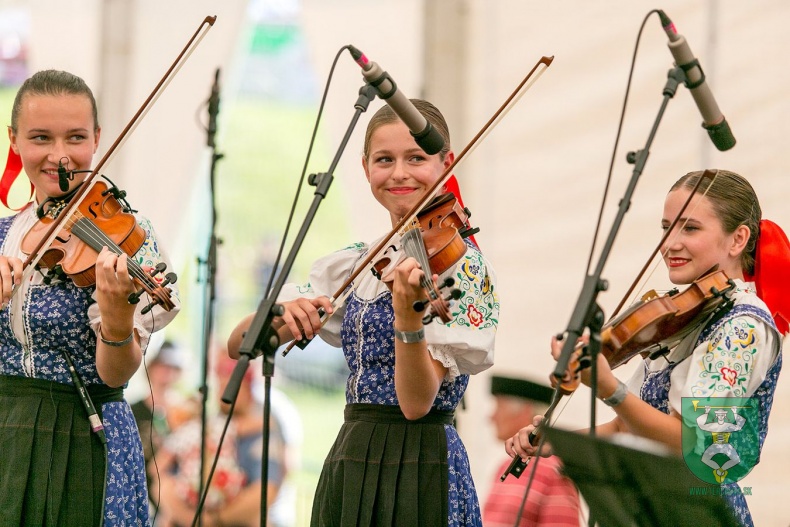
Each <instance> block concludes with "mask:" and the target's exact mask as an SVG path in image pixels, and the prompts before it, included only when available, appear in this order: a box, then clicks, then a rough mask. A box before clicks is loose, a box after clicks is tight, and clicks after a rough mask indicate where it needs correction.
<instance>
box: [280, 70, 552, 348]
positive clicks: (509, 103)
mask: <svg viewBox="0 0 790 527" xmlns="http://www.w3.org/2000/svg"><path fill="white" fill-rule="evenodd" d="M553 60H554V56H553V55H552V56H551V57H545V56H544V57H541V58H540V60H538V62H537V63H536V64H535V65H534V66H533V67H532V69H531V70H530V71H529V73H527V75H526V76H525V77H524V78H523V79H522V80H521V82H520V83H519V84H518V86H516V88H515V89H514V90H513V92H512V93H511V94H510V95H509V96H508V97H507V99H505V102H504V103H502V105H501V106H500V107H499V108H498V109H497V110H496V112H494V114H493V115H492V116H491V118H490V119H489V120H488V121H487V122H486V123H485V124H484V125H483V127H482V128H481V129H480V131H478V132H477V134H475V136H474V137H473V138H472V139H471V141H469V143H468V144H467V145H466V146H465V147H464V148H463V150H461V152H460V153H459V154H458V155H457V156H456V157H455V159H453V162H452V163H450V165H449V166H448V167H447V168H446V169H445V170H444V172H443V173H442V175H441V177H439V179H437V180H436V181H435V182H434V183H433V185H431V186H430V187H429V188H428V190H427V191H426V192H425V194H424V195H423V197H422V198H421V199H420V201H418V202H417V204H416V205H414V207H412V208H411V210H409V212H407V213H406V214H405V215H404V216H403V217H402V218H401V219H400V220H399V221H398V222H397V223H396V224H395V225H394V226H393V227H392V230H391V231H390V232H389V233H388V234H387V235H386V236H385V237H384V238H382V239H381V240H380V241H379V242H378V243H377V244H376V245H375V247H373V249H372V250H370V251H368V255H367V256H366V257H365V258H364V259H363V260H362V261H361V262H360V263H359V265H356V266H355V269H354V271H353V272H352V273H351V274H350V275H349V276H348V278H346V281H345V282H343V285H341V286H340V287H339V288H338V289H337V291H336V292H335V294H333V295H332V297H331V298H330V301H331V302H332V305H333V306H334V305H335V302H336V301H338V300H341V299H344V298H345V297H346V296H348V294H349V293H350V289H349V288H348V286H349V285H351V284H352V283H353V282H354V280H355V279H356V278H357V276H359V274H360V273H361V272H362V271H364V270H366V269H368V267H369V265H370V263H371V262H372V261H373V259H374V258H376V257H377V256H378V255H379V254H380V253H381V251H382V250H384V248H385V247H386V246H387V244H389V242H390V240H392V238H393V237H394V236H395V235H396V234H397V233H399V232H401V230H402V229H403V227H404V226H405V225H406V224H407V223H410V222H411V221H412V220H413V219H414V218H415V217H416V216H417V213H418V212H419V211H420V210H422V209H423V208H424V207H425V206H426V205H427V204H428V202H429V201H430V200H431V199H433V196H434V194H435V192H436V191H437V189H438V188H439V187H440V186H442V185H444V184H445V183H446V182H447V180H448V179H450V176H451V175H452V172H453V169H454V168H455V167H456V166H457V165H458V163H460V162H461V161H462V160H463V159H464V158H465V157H466V155H467V154H469V153H470V152H472V151H473V150H474V149H475V148H476V147H477V145H478V144H479V143H480V142H481V141H482V139H483V138H485V137H486V136H487V135H488V134H489V133H490V132H491V130H493V127H494V126H495V125H497V124H499V122H500V121H501V120H502V118H503V117H504V116H505V115H506V114H507V113H508V112H509V111H510V109H511V108H513V106H515V104H516V103H517V102H518V100H519V99H521V97H522V96H523V95H524V94H525V93H526V92H527V90H529V88H531V87H532V85H533V84H535V82H536V81H537V80H538V79H539V78H540V76H541V75H543V72H545V71H546V69H548V67H549V66H550V65H551V63H552V61H553ZM541 66H542V67H541ZM347 289H348V290H347ZM330 316H331V313H330V314H329V315H328V316H326V317H325V318H324V320H323V321H322V324H323V323H325V322H326V320H328V319H329V317H330ZM294 344H295V341H292V342H291V344H289V345H288V347H287V348H286V349H285V350H284V351H283V355H285V354H287V353H288V352H289V351H290V350H291V349H292V348H293V346H294Z"/></svg>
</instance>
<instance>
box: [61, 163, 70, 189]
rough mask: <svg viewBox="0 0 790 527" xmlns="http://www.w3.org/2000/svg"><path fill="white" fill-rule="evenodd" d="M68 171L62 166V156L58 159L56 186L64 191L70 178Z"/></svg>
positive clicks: (67, 187)
mask: <svg viewBox="0 0 790 527" xmlns="http://www.w3.org/2000/svg"><path fill="white" fill-rule="evenodd" d="M69 176H70V174H69V171H68V170H66V167H64V166H63V158H61V159H59V160H58V186H59V187H60V190H61V192H66V191H67V190H68V189H69V179H71V178H70V177H69Z"/></svg>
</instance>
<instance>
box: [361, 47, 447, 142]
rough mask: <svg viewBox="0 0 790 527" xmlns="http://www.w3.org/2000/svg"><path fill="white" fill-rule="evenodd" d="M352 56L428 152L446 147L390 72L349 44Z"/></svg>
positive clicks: (368, 80)
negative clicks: (399, 87)
mask: <svg viewBox="0 0 790 527" xmlns="http://www.w3.org/2000/svg"><path fill="white" fill-rule="evenodd" d="M348 50H349V51H350V52H351V57H352V58H353V59H354V61H355V62H356V63H357V64H359V66H360V67H361V68H362V76H363V77H364V78H365V81H367V82H368V83H369V84H370V85H371V86H373V87H374V88H375V89H376V91H377V93H378V96H379V97H380V98H381V99H383V100H384V102H386V103H387V105H388V106H389V107H390V108H392V111H393V112H395V113H396V114H397V116H398V117H400V119H401V121H403V122H404V123H405V124H406V126H407V127H408V128H409V131H410V132H411V135H412V136H413V137H414V140H415V141H417V144H418V145H419V146H420V148H422V149H423V150H424V151H425V153H426V154H429V155H433V154H436V153H438V152H441V150H442V148H444V138H443V137H442V134H440V133H439V132H437V131H436V130H435V129H434V127H433V126H432V125H431V123H429V122H428V120H427V119H426V118H425V116H423V115H422V114H421V113H420V112H419V110H417V108H415V107H414V104H412V102H411V101H410V100H409V99H408V98H407V97H406V96H405V95H403V92H401V91H400V90H399V89H398V86H397V85H396V84H395V81H394V80H392V77H390V76H389V73H387V72H386V71H383V70H382V69H381V68H380V67H379V65H378V64H376V63H375V62H372V61H370V60H368V58H367V57H366V56H365V54H364V53H362V52H361V51H359V50H358V49H357V48H355V47H354V46H351V45H349V46H348Z"/></svg>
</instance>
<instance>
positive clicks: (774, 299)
mask: <svg viewBox="0 0 790 527" xmlns="http://www.w3.org/2000/svg"><path fill="white" fill-rule="evenodd" d="M701 177H703V172H702V171H699V172H691V173H689V174H686V175H685V176H683V177H681V178H680V179H679V180H678V181H677V182H676V183H675V184H674V185H673V186H672V188H671V189H670V191H669V193H668V194H667V197H666V200H665V204H664V216H663V219H662V221H661V224H662V227H663V228H664V229H665V230H666V229H667V228H668V225H669V224H670V223H671V221H672V220H673V219H674V218H675V216H677V214H678V212H679V211H680V210H681V207H682V205H683V203H684V202H685V201H686V199H687V198H688V197H689V193H690V192H692V191H693V188H694V187H695V184H696V183H697V182H698V181H699V179H700V178H701ZM684 215H685V217H684V218H681V219H680V221H678V222H677V224H676V226H675V227H674V228H673V232H671V233H670V236H669V237H668V239H667V241H666V242H665V243H664V247H663V248H662V250H663V253H664V255H663V256H664V262H665V263H666V265H667V268H668V272H669V277H670V279H671V280H672V282H673V283H675V284H690V283H692V282H694V281H695V280H697V279H698V278H700V277H701V276H702V275H704V274H705V273H707V272H708V271H710V270H711V269H713V268H714V267H717V268H718V269H719V270H722V271H724V272H725V273H726V275H727V276H728V277H729V278H730V279H731V280H732V282H733V284H734V287H733V288H732V289H731V290H729V291H728V292H727V293H726V296H727V298H728V299H729V301H730V303H728V304H724V305H725V306H726V307H725V308H722V309H720V310H716V311H714V312H713V313H711V314H710V315H709V316H707V317H706V318H704V319H703V320H702V321H698V322H697V325H696V326H695V327H694V328H693V330H692V331H690V332H689V333H688V334H687V335H686V336H685V337H684V338H683V339H682V340H681V341H680V342H679V343H678V344H677V345H676V346H675V347H673V348H672V349H671V350H668V351H667V353H666V354H664V355H662V356H660V357H653V358H646V359H644V361H643V364H642V367H639V368H637V369H636V371H635V373H634V375H633V377H632V378H631V379H630V380H629V381H628V382H627V383H624V382H622V381H620V380H618V379H617V378H616V377H615V376H614V374H613V373H612V370H611V368H610V366H609V363H608V362H607V360H606V359H605V358H604V356H603V355H600V356H599V357H598V359H599V360H598V378H597V382H598V392H597V395H598V397H599V398H600V399H601V400H602V401H603V402H604V403H605V404H607V405H609V406H610V407H612V408H613V409H614V411H615V413H616V417H615V418H614V419H613V420H611V421H609V422H607V423H604V424H601V425H599V426H597V427H596V435H598V436H608V435H612V434H615V433H628V434H635V435H637V436H641V437H645V438H648V439H652V440H654V441H658V442H661V443H664V444H665V445H667V446H668V447H669V448H670V449H672V450H673V451H675V452H677V453H678V454H680V453H681V452H683V447H684V445H685V444H684V442H683V430H682V429H683V426H689V425H688V423H689V421H691V426H692V427H693V426H695V425H694V422H695V421H696V419H690V418H689V416H688V415H685V414H683V411H682V410H683V399H687V400H691V398H694V399H696V400H698V401H702V400H706V399H707V398H714V397H715V398H724V399H727V398H744V399H745V398H751V399H754V403H755V404H754V406H753V407H754V408H756V409H757V412H756V417H755V418H754V435H755V437H751V438H749V439H751V441H749V444H750V445H752V446H750V448H753V449H754V450H755V456H756V457H755V460H754V462H755V463H756V462H757V461H759V452H760V449H761V448H762V444H763V442H764V441H765V437H766V435H767V432H768V426H767V423H768V416H769V414H770V412H771V403H772V402H773V394H774V391H775V389H776V382H777V379H778V377H779V372H780V370H781V368H782V355H781V349H782V338H783V335H784V334H786V333H787V332H788V320H790V278H789V277H790V274H788V272H787V269H789V268H790V243H788V240H787V236H786V235H785V234H784V232H782V230H781V229H780V228H779V227H778V226H777V225H776V224H774V223H772V222H770V221H768V220H764V219H762V211H761V209H760V203H759V201H758V199H757V196H756V194H755V192H754V189H753V188H752V186H751V185H750V184H749V182H748V181H747V180H746V179H745V178H743V177H742V176H740V175H738V174H736V173H734V172H729V171H726V170H718V171H716V174H715V177H713V178H712V179H708V178H705V179H704V180H703V181H702V183H701V185H700V189H699V192H698V195H696V196H694V197H693V198H692V200H691V202H690V204H689V206H688V207H687V209H686V212H685V213H684ZM561 350H562V346H561V344H560V343H559V342H558V341H557V340H556V339H553V341H552V354H553V356H554V357H555V358H557V357H558V356H559V354H560V351H561ZM581 377H582V381H583V382H584V383H585V384H587V385H589V384H590V383H591V379H590V371H589V369H587V370H585V371H584V372H583V374H582V376H581ZM684 423H685V424H684ZM534 430H535V426H532V425H530V426H528V427H525V428H522V429H521V430H520V431H519V432H518V433H517V434H516V435H515V436H513V437H512V438H509V439H508V440H506V441H505V450H506V451H507V452H508V454H510V455H511V456H516V455H518V456H522V457H527V456H530V455H534V454H535V452H536V450H535V447H534V446H533V445H531V444H530V441H529V434H530V433H531V432H533V431H534ZM719 475H721V477H722V481H721V482H720V483H721V484H722V485H723V486H726V487H728V488H726V489H724V492H721V495H723V496H725V498H726V500H727V502H728V504H729V505H730V509H731V510H732V512H733V513H734V514H735V516H736V518H737V519H738V520H739V521H740V523H741V524H742V525H752V519H751V515H750V513H749V508H748V506H747V504H746V499H745V498H744V496H743V494H742V493H741V492H740V489H739V488H738V486H737V483H736V481H737V479H735V480H732V479H730V480H726V479H725V476H726V472H724V471H721V472H720V473H719ZM691 499H693V496H691ZM679 505H680V504H679Z"/></svg>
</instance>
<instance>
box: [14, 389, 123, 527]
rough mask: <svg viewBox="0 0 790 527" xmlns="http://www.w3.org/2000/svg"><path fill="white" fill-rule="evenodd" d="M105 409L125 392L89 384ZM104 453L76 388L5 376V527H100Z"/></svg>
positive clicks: (94, 395) (91, 392)
mask: <svg viewBox="0 0 790 527" xmlns="http://www.w3.org/2000/svg"><path fill="white" fill-rule="evenodd" d="M88 392H89V394H90V395H91V399H92V400H93V403H94V406H96V408H97V410H98V411H99V416H100V417H101V410H100V409H101V404H102V403H103V402H108V401H118V400H123V390H121V389H120V388H118V389H113V388H109V387H107V386H103V385H99V386H91V387H89V390H88ZM104 466H105V453H104V447H103V445H102V443H101V441H99V439H98V436H97V435H96V434H94V433H92V432H91V427H90V423H89V421H88V417H87V414H86V412H85V409H84V408H83V406H82V404H81V402H80V400H79V397H78V395H77V391H76V389H75V387H74V386H70V385H64V384H60V383H55V382H50V381H46V380H41V379H31V378H26V377H13V376H0V525H2V526H4V527H8V526H15V525H19V526H22V525H37V526H69V527H74V526H93V525H99V524H100V521H101V513H102V496H103V493H104V478H105V472H104Z"/></svg>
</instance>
